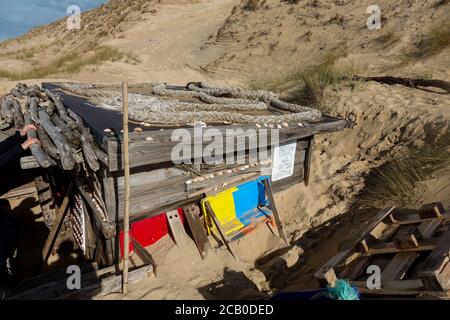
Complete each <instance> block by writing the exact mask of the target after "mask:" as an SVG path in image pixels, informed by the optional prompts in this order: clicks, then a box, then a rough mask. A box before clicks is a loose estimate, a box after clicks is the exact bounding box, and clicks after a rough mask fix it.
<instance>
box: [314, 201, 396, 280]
mask: <svg viewBox="0 0 450 320" xmlns="http://www.w3.org/2000/svg"><path fill="white" fill-rule="evenodd" d="M394 209H395V207H390V208H385V209H383V210H381V211H380V212H379V213H378V214H377V216H376V217H375V218H374V221H373V222H372V223H371V224H370V225H369V226H368V227H367V228H366V229H365V231H364V232H363V233H362V234H361V236H360V237H359V238H358V239H357V240H356V242H355V243H359V242H361V240H363V239H365V238H366V236H367V235H368V234H370V232H372V230H373V229H375V228H376V227H377V225H378V224H379V223H380V222H381V221H383V220H384V219H385V218H386V217H388V216H389V215H390V214H391V213H392V211H393V210H394ZM354 254H355V250H354V249H353V248H351V249H346V250H343V251H341V252H339V253H338V254H336V255H335V256H334V257H332V258H331V259H330V260H329V261H328V262H327V263H326V264H325V265H323V266H322V267H321V268H320V269H319V270H318V271H317V272H316V273H315V274H314V277H315V278H316V279H317V280H318V281H319V283H320V285H322V286H326V285H333V284H334V281H336V279H337V277H336V272H335V268H336V266H337V265H338V264H339V263H341V262H342V261H343V260H344V259H346V258H348V257H349V256H351V255H354ZM349 263H350V262H349Z"/></svg>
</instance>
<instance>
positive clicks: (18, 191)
mask: <svg viewBox="0 0 450 320" xmlns="http://www.w3.org/2000/svg"><path fill="white" fill-rule="evenodd" d="M35 192H36V186H35V185H34V183H33V182H30V183H29V184H26V185H23V186H20V187H18V188H15V189H13V190H10V191H8V192H7V193H4V194H3V195H1V196H0V199H5V200H8V199H11V198H17V197H22V196H26V195H30V194H33V193H35Z"/></svg>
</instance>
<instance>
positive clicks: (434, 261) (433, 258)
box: [419, 230, 450, 291]
mask: <svg viewBox="0 0 450 320" xmlns="http://www.w3.org/2000/svg"><path fill="white" fill-rule="evenodd" d="M419 277H420V278H421V279H422V280H423V282H424V284H425V287H426V288H427V289H429V290H442V291H447V290H450V230H447V231H446V232H445V233H444V234H443V235H442V236H441V237H440V239H439V242H438V243H437V244H436V248H435V249H434V250H433V251H432V252H431V253H430V255H429V256H428V258H427V260H426V261H425V267H424V268H423V269H422V270H421V271H420V272H419Z"/></svg>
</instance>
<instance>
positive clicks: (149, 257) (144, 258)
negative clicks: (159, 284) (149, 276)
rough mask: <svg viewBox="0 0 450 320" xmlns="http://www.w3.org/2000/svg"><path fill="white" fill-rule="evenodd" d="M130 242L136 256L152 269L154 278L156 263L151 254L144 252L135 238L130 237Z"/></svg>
mask: <svg viewBox="0 0 450 320" xmlns="http://www.w3.org/2000/svg"><path fill="white" fill-rule="evenodd" d="M131 242H132V243H133V246H134V251H136V254H137V255H138V256H139V258H140V259H141V260H142V261H143V262H144V263H146V264H147V265H150V266H152V267H153V273H154V274H155V276H156V263H155V259H153V257H152V255H151V253H150V252H148V251H147V250H145V248H144V247H143V246H142V245H141V244H140V243H139V241H137V240H136V239H135V238H133V237H131Z"/></svg>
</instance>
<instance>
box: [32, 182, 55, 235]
mask: <svg viewBox="0 0 450 320" xmlns="http://www.w3.org/2000/svg"><path fill="white" fill-rule="evenodd" d="M34 183H35V185H36V191H37V194H38V199H39V204H40V206H41V211H42V217H43V218H44V221H45V224H46V225H47V226H49V227H51V226H53V224H54V222H55V217H56V209H55V202H54V201H53V194H52V190H51V188H50V184H49V183H47V182H45V181H44V177H43V176H38V177H36V178H35V179H34Z"/></svg>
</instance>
